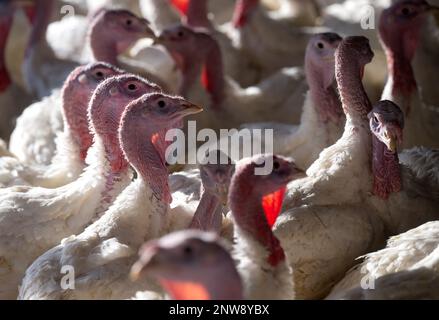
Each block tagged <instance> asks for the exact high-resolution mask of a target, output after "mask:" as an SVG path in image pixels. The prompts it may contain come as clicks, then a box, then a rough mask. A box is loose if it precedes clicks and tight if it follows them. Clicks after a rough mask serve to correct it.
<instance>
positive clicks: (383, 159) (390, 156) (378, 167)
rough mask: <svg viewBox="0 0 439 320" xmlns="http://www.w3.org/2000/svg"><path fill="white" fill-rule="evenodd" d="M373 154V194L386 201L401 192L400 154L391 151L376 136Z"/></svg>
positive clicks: (373, 139) (373, 137) (373, 143)
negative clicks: (393, 194) (395, 193)
mask: <svg viewBox="0 0 439 320" xmlns="http://www.w3.org/2000/svg"><path fill="white" fill-rule="evenodd" d="M372 153H373V158H372V173H373V177H374V182H373V194H374V195H376V196H378V197H380V198H382V199H384V200H385V199H387V198H388V197H389V196H390V194H392V193H394V192H399V191H401V187H402V182H401V171H400V168H399V159H398V153H396V152H394V153H393V152H391V151H389V150H388V149H387V147H386V145H385V144H384V143H382V142H381V141H379V140H378V138H377V137H375V136H374V135H372Z"/></svg>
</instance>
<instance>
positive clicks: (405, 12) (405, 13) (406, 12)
mask: <svg viewBox="0 0 439 320" xmlns="http://www.w3.org/2000/svg"><path fill="white" fill-rule="evenodd" d="M401 12H402V14H403V15H405V16H408V15H409V13H410V9H409V8H402V10H401Z"/></svg>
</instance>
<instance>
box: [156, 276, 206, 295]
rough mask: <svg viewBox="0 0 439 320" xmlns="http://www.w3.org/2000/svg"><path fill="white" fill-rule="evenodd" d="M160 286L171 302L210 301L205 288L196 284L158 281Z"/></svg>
mask: <svg viewBox="0 0 439 320" xmlns="http://www.w3.org/2000/svg"><path fill="white" fill-rule="evenodd" d="M160 284H161V285H162V287H163V288H164V289H165V290H166V292H168V293H169V295H170V296H171V298H172V299H173V300H210V295H209V293H208V292H207V290H206V288H205V287H204V286H203V285H201V284H198V283H194V282H179V281H170V280H165V279H160Z"/></svg>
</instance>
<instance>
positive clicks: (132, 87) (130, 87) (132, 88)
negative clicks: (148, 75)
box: [128, 83, 137, 91]
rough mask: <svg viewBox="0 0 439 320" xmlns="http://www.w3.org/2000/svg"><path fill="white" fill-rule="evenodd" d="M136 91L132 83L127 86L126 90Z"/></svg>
mask: <svg viewBox="0 0 439 320" xmlns="http://www.w3.org/2000/svg"><path fill="white" fill-rule="evenodd" d="M136 89H137V86H136V85H135V84H134V83H131V84H129V85H128V90H130V91H134V90H136Z"/></svg>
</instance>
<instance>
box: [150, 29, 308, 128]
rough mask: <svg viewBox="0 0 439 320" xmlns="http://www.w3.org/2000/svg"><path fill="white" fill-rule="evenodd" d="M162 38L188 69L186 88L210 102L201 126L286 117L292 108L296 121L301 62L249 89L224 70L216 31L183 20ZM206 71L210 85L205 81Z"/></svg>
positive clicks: (197, 98) (183, 89) (183, 87)
mask: <svg viewBox="0 0 439 320" xmlns="http://www.w3.org/2000/svg"><path fill="white" fill-rule="evenodd" d="M158 41H159V42H160V43H161V44H163V45H164V46H165V47H166V48H167V49H168V50H169V51H170V52H171V54H172V55H173V56H174V57H175V60H176V62H177V65H178V66H179V68H180V69H181V70H182V73H183V82H182V85H181V87H180V94H182V95H183V96H187V97H189V98H191V99H193V100H194V101H196V102H198V103H200V102H201V104H204V105H208V106H210V107H209V108H208V109H207V110H206V111H207V112H206V114H204V115H201V117H202V118H200V117H199V118H197V122H198V123H197V127H198V128H200V129H201V128H205V127H208V128H212V129H215V128H231V127H234V126H235V127H236V126H237V125H239V124H241V123H243V122H244V121H245V122H249V121H259V120H262V119H264V120H273V121H276V120H279V121H285V116H284V114H285V113H288V114H291V117H290V119H289V120H290V122H294V121H298V118H299V117H300V108H301V106H302V102H303V95H304V92H305V87H306V85H305V81H304V75H303V72H302V70H301V69H300V68H286V69H284V70H282V71H280V72H278V73H276V74H275V75H273V76H271V77H269V78H268V79H265V80H264V81H263V82H261V83H260V84H258V85H257V86H253V87H248V88H246V89H243V88H240V87H239V86H238V84H237V83H236V82H234V81H233V80H232V79H230V78H228V77H225V76H224V72H223V64H222V57H221V50H220V48H219V46H218V43H217V41H216V40H215V39H214V38H213V37H212V36H211V35H209V34H207V33H205V32H203V31H196V30H193V29H190V28H188V27H186V26H182V25H178V26H174V27H170V28H168V29H166V30H164V31H163V32H162V33H161V35H160V36H159V39H158ZM203 70H204V72H202V71H203ZM201 75H203V77H202V80H203V81H202V82H203V84H204V86H205V88H207V90H205V89H204V88H203V87H201V84H199V81H198V80H199V79H200V77H201ZM206 91H207V92H206Z"/></svg>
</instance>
